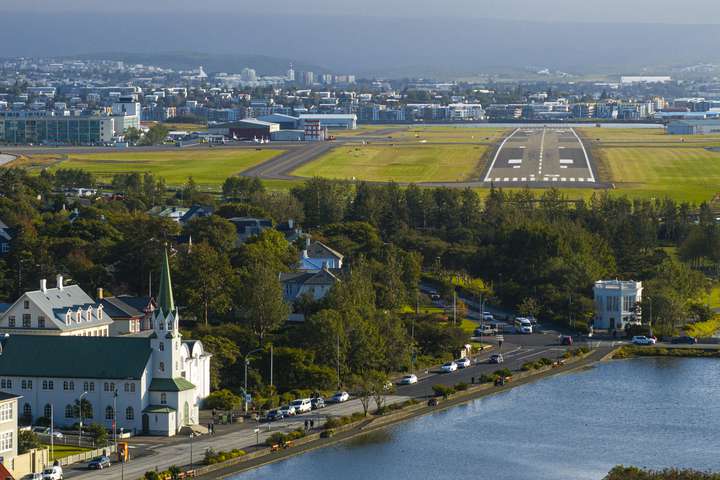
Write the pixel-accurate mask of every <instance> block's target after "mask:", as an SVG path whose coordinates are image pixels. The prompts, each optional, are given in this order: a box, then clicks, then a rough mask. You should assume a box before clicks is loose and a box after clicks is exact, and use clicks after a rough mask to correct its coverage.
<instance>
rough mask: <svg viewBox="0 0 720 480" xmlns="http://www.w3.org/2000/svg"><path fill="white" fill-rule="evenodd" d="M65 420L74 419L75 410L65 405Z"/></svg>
mask: <svg viewBox="0 0 720 480" xmlns="http://www.w3.org/2000/svg"><path fill="white" fill-rule="evenodd" d="M65 418H75V410H74V409H73V407H72V405H65Z"/></svg>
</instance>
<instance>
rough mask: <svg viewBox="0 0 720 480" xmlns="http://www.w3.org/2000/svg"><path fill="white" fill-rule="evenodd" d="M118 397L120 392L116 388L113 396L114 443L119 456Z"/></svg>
mask: <svg viewBox="0 0 720 480" xmlns="http://www.w3.org/2000/svg"><path fill="white" fill-rule="evenodd" d="M117 396H118V391H117V387H115V394H114V395H113V419H112V420H113V423H112V425H113V441H114V442H115V453H116V454H117V446H118V445H117Z"/></svg>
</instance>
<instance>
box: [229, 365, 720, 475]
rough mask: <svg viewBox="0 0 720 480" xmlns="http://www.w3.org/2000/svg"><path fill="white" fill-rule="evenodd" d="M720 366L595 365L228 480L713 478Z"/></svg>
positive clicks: (719, 466) (718, 465) (718, 442)
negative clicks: (631, 474) (652, 472)
mask: <svg viewBox="0 0 720 480" xmlns="http://www.w3.org/2000/svg"><path fill="white" fill-rule="evenodd" d="M718 432H720V361H718V360H714V359H677V358H672V359H671V358H659V359H647V358H646V359H633V360H623V361H613V362H609V363H603V364H600V365H598V366H596V367H595V368H592V369H588V370H585V371H583V372H577V373H571V374H566V375H559V376H555V377H551V378H547V379H543V380H540V381H538V382H536V383H532V384H527V385H523V386H520V387H518V388H514V389H512V390H509V391H507V392H503V393H500V394H498V395H493V396H489V397H485V398H482V399H479V400H475V401H473V402H470V403H468V404H466V405H462V406H458V407H454V408H452V409H449V410H447V411H443V412H438V413H436V414H432V415H427V416H424V417H419V418H417V419H413V420H410V421H408V422H406V423H403V424H399V425H397V426H394V427H392V428H389V429H386V430H383V431H379V432H373V433H370V434H368V435H365V436H362V437H359V438H357V439H354V440H352V441H350V442H346V443H341V444H339V445H336V446H333V447H328V448H325V449H320V450H315V451H312V452H309V453H307V454H304V455H300V456H297V457H294V458H291V459H288V460H286V461H282V462H278V463H275V464H271V465H268V466H265V467H262V468H260V469H257V470H253V471H250V472H246V473H243V474H239V475H237V476H235V477H233V479H234V480H251V479H266V478H273V479H284V478H287V479H293V480H306V479H307V480H311V479H312V480H317V479H320V478H341V479H343V480H355V479H358V480H359V479H363V480H365V479H376V478H388V479H404V478H413V479H426V478H427V479H430V478H434V479H440V478H463V477H465V478H489V479H493V480H505V479H507V480H519V479H528V480H530V479H532V480H540V479H548V480H550V479H552V480H564V479H566V480H583V479H588V480H590V479H592V480H596V479H601V478H603V476H605V474H606V473H607V472H608V471H609V470H610V469H611V468H612V467H613V466H615V465H617V464H625V465H637V466H641V467H650V468H661V467H671V466H677V467H690V468H696V469H701V470H708V469H709V470H720V456H718V454H717V452H718V448H719V447H720V435H718Z"/></svg>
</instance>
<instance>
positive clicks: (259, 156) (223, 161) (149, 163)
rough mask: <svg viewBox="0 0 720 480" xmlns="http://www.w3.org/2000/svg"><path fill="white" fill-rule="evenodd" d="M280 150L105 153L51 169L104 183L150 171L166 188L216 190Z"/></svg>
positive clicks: (75, 158)
mask: <svg viewBox="0 0 720 480" xmlns="http://www.w3.org/2000/svg"><path fill="white" fill-rule="evenodd" d="M281 153H283V150H270V149H263V150H260V151H258V150H254V149H232V150H231V149H215V150H211V149H207V148H203V149H199V148H198V149H192V148H191V149H178V150H168V151H160V152H108V153H98V154H76V155H70V156H69V157H68V158H67V159H66V160H63V161H61V162H58V163H55V164H54V165H53V166H52V167H51V168H52V169H57V168H82V169H83V170H87V171H89V172H92V173H94V174H95V175H96V176H97V177H98V178H100V179H101V180H104V181H107V180H110V179H111V178H112V176H113V175H115V174H117V173H128V172H149V173H152V174H154V175H157V176H160V177H163V178H164V179H165V181H166V182H167V183H168V185H182V184H184V183H185V182H186V181H187V179H188V177H193V179H194V180H195V182H196V183H197V184H198V185H201V186H204V187H219V186H220V185H222V183H223V182H224V181H225V179H226V178H228V177H230V176H232V175H236V174H238V173H240V172H242V171H244V170H246V169H248V168H250V167H253V166H255V165H258V164H260V163H262V162H265V161H267V160H270V159H271V158H273V157H275V156H277V155H280V154H281Z"/></svg>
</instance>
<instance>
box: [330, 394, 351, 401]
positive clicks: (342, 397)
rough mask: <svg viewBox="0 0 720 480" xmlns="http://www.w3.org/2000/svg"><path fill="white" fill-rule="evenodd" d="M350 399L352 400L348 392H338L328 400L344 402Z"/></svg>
mask: <svg viewBox="0 0 720 480" xmlns="http://www.w3.org/2000/svg"><path fill="white" fill-rule="evenodd" d="M348 400H350V394H349V393H348V392H337V393H336V394H335V395H333V396H332V397H330V399H329V400H328V401H329V402H332V403H343V402H347V401H348Z"/></svg>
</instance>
